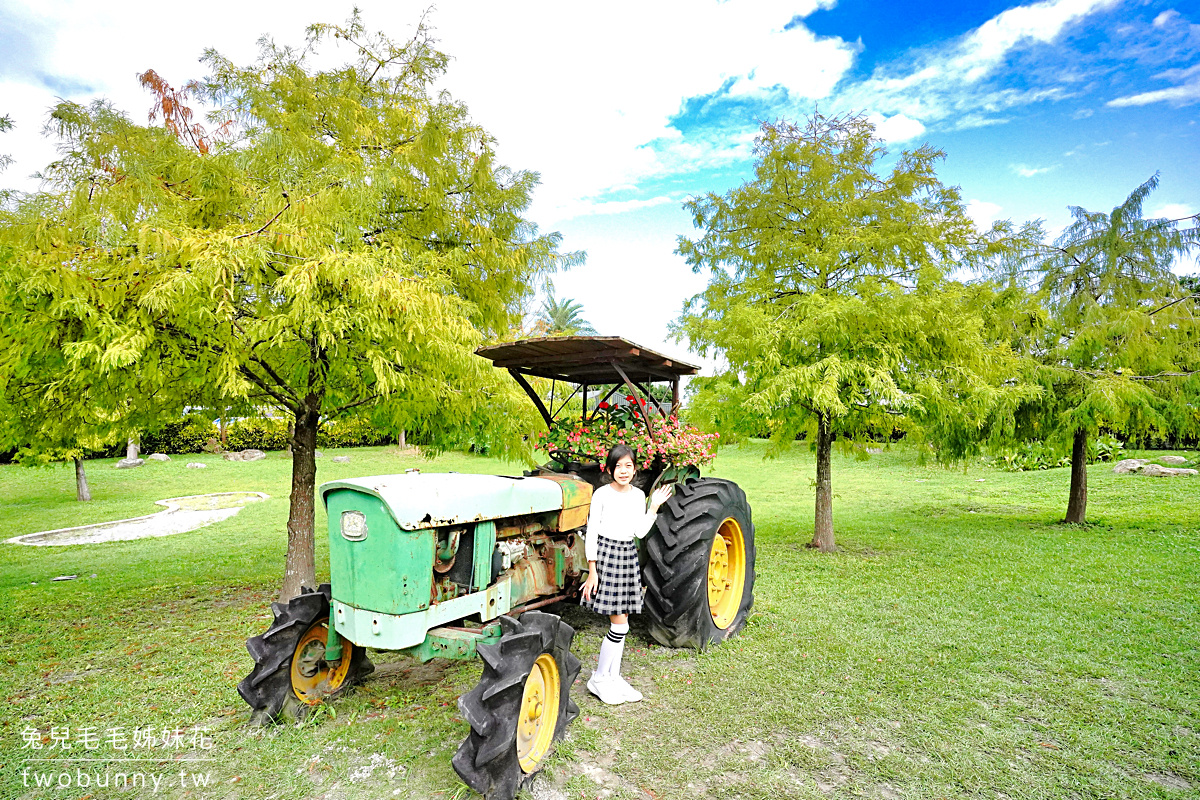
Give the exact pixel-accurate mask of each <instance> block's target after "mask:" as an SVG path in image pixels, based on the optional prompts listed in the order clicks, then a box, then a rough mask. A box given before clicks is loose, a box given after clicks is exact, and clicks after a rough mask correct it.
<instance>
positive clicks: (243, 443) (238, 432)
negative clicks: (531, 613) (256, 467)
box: [225, 417, 288, 450]
mask: <svg viewBox="0 0 1200 800" xmlns="http://www.w3.org/2000/svg"><path fill="white" fill-rule="evenodd" d="M225 442H226V443H225V449H226V450H250V449H254V450H287V448H288V423H287V420H284V419H278V418H271V419H260V418H257V417H248V418H246V419H239V420H237V421H235V422H233V423H231V424H229V425H227V426H225Z"/></svg>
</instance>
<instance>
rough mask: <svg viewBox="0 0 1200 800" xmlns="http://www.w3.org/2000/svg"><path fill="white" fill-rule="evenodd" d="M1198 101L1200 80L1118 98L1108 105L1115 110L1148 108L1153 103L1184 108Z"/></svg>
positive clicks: (1199, 97)
mask: <svg viewBox="0 0 1200 800" xmlns="http://www.w3.org/2000/svg"><path fill="white" fill-rule="evenodd" d="M1198 101H1200V78H1197V79H1196V80H1193V81H1190V82H1188V83H1185V84H1182V85H1180V86H1172V87H1171V88H1169V89H1156V90H1154V91H1152V92H1141V93H1139V94H1131V95H1126V96H1125V97H1118V98H1116V99H1115V100H1109V101H1108V105H1110V106H1113V107H1115V108H1125V107H1128V106H1148V105H1150V104H1151V103H1170V104H1171V105H1176V106H1183V105H1190V104H1191V103H1195V102H1198Z"/></svg>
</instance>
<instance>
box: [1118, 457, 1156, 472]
mask: <svg viewBox="0 0 1200 800" xmlns="http://www.w3.org/2000/svg"><path fill="white" fill-rule="evenodd" d="M1149 463H1150V462H1149V461H1148V460H1147V459H1144V458H1127V459H1125V460H1124V461H1118V462H1117V463H1116V464H1113V472H1115V473H1116V474H1118V475H1128V474H1129V473H1131V472H1138V471H1140V470H1141V468H1142V467H1144V466H1146V465H1147V464H1149Z"/></svg>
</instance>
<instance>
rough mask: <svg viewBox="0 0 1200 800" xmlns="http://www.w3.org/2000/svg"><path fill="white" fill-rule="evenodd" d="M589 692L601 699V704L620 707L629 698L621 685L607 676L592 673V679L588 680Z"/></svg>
mask: <svg viewBox="0 0 1200 800" xmlns="http://www.w3.org/2000/svg"><path fill="white" fill-rule="evenodd" d="M587 688H588V691H589V692H591V693H592V694H594V695H596V697H599V698H600V702H602V703H604V704H605V705H610V706H619V705H621V704H622V703H624V702H625V701H626V700H627V699H628V698H626V696H625V690H624V689H622V688H621V686H620V684H618V683H616V682H615V681H613V680H612V678H610V677H608V676H606V675H597V674H595V673H592V677H590V678H588V682H587Z"/></svg>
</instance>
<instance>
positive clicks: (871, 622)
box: [0, 444, 1200, 800]
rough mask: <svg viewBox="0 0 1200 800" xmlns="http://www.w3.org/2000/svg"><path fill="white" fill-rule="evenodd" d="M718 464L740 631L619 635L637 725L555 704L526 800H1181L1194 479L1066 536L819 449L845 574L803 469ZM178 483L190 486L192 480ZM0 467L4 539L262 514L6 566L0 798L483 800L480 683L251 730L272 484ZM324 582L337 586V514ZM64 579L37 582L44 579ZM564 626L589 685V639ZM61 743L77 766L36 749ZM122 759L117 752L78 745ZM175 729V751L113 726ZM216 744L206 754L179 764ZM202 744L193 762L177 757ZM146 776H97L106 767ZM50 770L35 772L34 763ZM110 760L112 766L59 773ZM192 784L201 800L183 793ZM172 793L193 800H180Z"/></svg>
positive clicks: (1098, 502) (1196, 629) (51, 552)
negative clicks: (471, 758) (476, 758)
mask: <svg viewBox="0 0 1200 800" xmlns="http://www.w3.org/2000/svg"><path fill="white" fill-rule="evenodd" d="M763 452H764V447H763V445H761V444H749V445H745V446H743V447H741V448H726V449H725V450H723V451H722V452H721V454H720V456H719V457H718V459H717V462H716V464H715V465H714V469H712V470H710V471H709V473H710V474H713V475H715V476H717V477H723V478H729V479H732V480H734V481H737V482H738V483H739V484H740V485H741V486H742V487H743V488H744V489H745V490H746V493H747V494H748V495H749V498H750V502H751V504H752V506H753V510H754V522H755V526H756V538H757V546H758V560H757V571H758V579H757V584H756V587H755V593H756V605H755V612H754V615H753V617H752V619H751V621H750V623H749V625H748V626H747V628H746V629H745V631H744V633H743V634H742V635H741V636H740V637H738V638H737V639H735V640H733V641H731V642H728V643H726V644H725V645H722V646H720V647H716V648H712V649H711V650H709V651H708V652H705V653H703V654H697V653H694V652H690V651H674V650H669V649H664V648H660V647H657V646H655V645H652V644H651V643H650V641H649V639H648V638H647V637H646V635H645V628H644V626H641V625H639V624H638V620H637V619H636V618H635V619H634V625H633V633H632V634H631V636H630V638H629V642H628V645H627V649H626V659H625V667H626V669H625V671H626V673H627V675H628V676H629V677H630V680H631V682H632V683H633V684H634V685H635V686H637V687H639V688H640V689H641V690H642V691H643V692H644V693H645V695H646V699H645V701H644V702H642V703H639V704H634V705H624V706H620V707H616V708H609V707H605V706H603V705H601V704H600V703H599V702H598V701H596V700H595V699H594V698H592V697H590V696H589V695H587V693H586V691H585V689H584V687H583V684H582V681H581V682H580V683H579V684H577V685H576V686H575V688H574V690H573V696H574V698H575V700H576V702H578V703H579V705H580V706H581V708H582V714H581V716H580V718H579V720H578V721H577V722H576V723H575V724H574V725H573V726H572V728H571V729H570V732H569V734H568V736H567V738H566V740H565V741H564V742H562V743H560V744H559V746H558V749H557V751H556V753H555V755H554V756H553V757H552V759H551V761H550V763H549V766H548V767H547V769H546V771H545V773H544V774H543V776H542V777H539V779H538V783H537V785H536V787H535V789H536V791H535V793H534V794H535V796H536V797H538V798H593V797H614V798H655V799H656V800H657V799H666V798H687V797H700V796H704V797H716V798H721V797H728V798H735V797H736V798H772V800H776V799H777V798H823V797H877V798H938V797H971V798H975V797H987V798H1003V797H1007V798H1014V800H1015V799H1017V798H1041V797H1070V798H1091V797H1172V798H1178V797H1187V796H1196V795H1197V794H1198V793H1200V608H1198V605H1200V603H1198V598H1200V589H1198V587H1197V580H1198V576H1200V479H1197V478H1191V479H1160V478H1144V477H1141V476H1117V475H1113V474H1112V471H1111V467H1110V466H1107V465H1097V466H1094V467H1092V468H1090V469H1089V485H1090V489H1091V494H1090V503H1089V508H1088V516H1089V519H1090V520H1091V524H1090V525H1089V526H1087V527H1082V526H1065V525H1060V524H1058V523H1057V522H1056V520H1058V519H1060V518H1061V517H1062V515H1063V512H1064V510H1065V505H1066V499H1067V484H1068V479H1069V475H1068V471H1067V470H1065V469H1057V470H1050V471H1045V472H1031V473H1015V474H1014V473H1006V472H1001V471H997V470H993V469H991V468H990V467H986V466H973V467H972V468H971V469H969V470H967V471H965V472H964V471H963V470H962V469H961V468H960V469H957V470H946V469H942V468H938V467H934V466H925V465H921V464H919V463H918V462H917V459H916V456H915V454H914V453H913V452H911V451H910V450H907V449H905V448H897V449H892V450H889V451H886V452H884V453H883V454H882V455H879V456H873V457H871V458H870V460H866V461H858V460H854V459H852V458H849V457H841V456H835V459H834V491H835V493H836V499H835V526H836V529H837V535H838V541H839V544H840V546H841V548H842V549H841V552H839V553H837V554H834V555H821V554H819V553H816V552H813V551H811V550H809V549H807V548H805V546H804V544H805V543H806V542H807V541H808V539H809V537H810V536H811V524H812V514H813V511H812V505H813V492H812V489H811V488H810V481H811V479H812V477H813V475H814V465H813V457H812V455H811V454H810V453H809V452H808V450H807V449H806V448H804V447H803V446H798V447H797V448H795V449H794V450H793V452H792V453H791V454H790V455H788V456H786V457H784V458H782V459H779V460H773V461H764V460H763V458H762V456H763ZM336 454H337V453H335V452H332V451H327V452H326V453H325V456H326V457H325V458H324V459H322V460H321V461H319V462H318V479H319V480H330V479H333V478H341V477H348V476H356V475H368V474H378V473H387V472H399V471H402V470H403V469H405V468H408V467H414V466H417V467H420V468H421V469H422V470H423V471H426V472H428V471H458V472H484V473H486V472H495V473H499V474H518V470H519V469H521V467H520V465H514V464H512V463H504V462H499V461H494V460H489V459H484V458H476V457H469V456H463V455H446V456H443V457H440V458H438V459H436V460H433V461H428V460H425V459H421V458H419V457H415V456H411V455H409V456H404V455H400V454H398V453H397V452H396V451H395V450H394V449H391V448H374V449H362V450H350V451H345V454H347V455H350V456H351V462H350V463H348V464H334V463H332V462H331V460H330V458H329V457H330V456H332V455H336ZM189 460H196V461H203V462H206V463H208V464H209V468H208V469H205V470H187V469H185V466H184V465H185V463H186V462H187V461H189ZM113 463H115V462H114V461H111V460H110V461H104V462H91V463H89V465H88V467H89V478H90V481H91V486H92V492H93V496H94V497H95V498H96V500H95V501H94V502H92V503H89V504H79V503H76V502H75V501H74V486H73V475H72V473H71V471H70V470H68V469H67V468H65V467H64V468H60V469H53V470H28V469H23V468H20V467H15V466H3V467H0V508H2V509H3V514H2V515H0V538H7V537H9V536H15V535H18V534H23V533H30V532H34V531H38V530H45V529H49V528H56V527H64V526H68V525H78V524H83V523H86V522H95V521H105V520H111V519H118V518H122V517H129V516H135V515H139V514H146V513H151V512H152V511H154V510H155V508H154V507H153V506H152V502H153V501H154V500H157V499H161V498H166V497H172V496H178V495H187V494H197V493H201V492H216V491H231V490H257V491H263V492H266V493H268V494H269V495H271V499H270V500H268V501H266V502H263V503H259V504H252V505H250V506H248V507H247V508H246V509H245V510H243V511H242V512H241V514H240V515H238V516H237V517H235V518H233V519H230V520H227V521H225V522H221V523H218V524H216V525H214V526H211V527H209V528H204V529H201V530H198V531H194V532H191V533H184V534H179V535H176V536H170V537H165V538H160V539H148V540H142V541H138V542H127V543H110V544H103V545H91V546H74V547H21V546H15V545H8V544H4V545H0V548H2V549H0V553H2V555H3V561H2V563H3V568H2V570H0V620H2V623H0V630H2V634H3V635H2V636H0V648H2V650H0V657H2V658H3V661H4V671H3V677H2V678H0V690H2V694H0V697H2V698H3V700H4V705H3V709H2V710H0V762H2V763H0V769H2V772H0V797H28V798H35V797H37V798H41V797H64V798H66V797H71V798H83V797H88V796H90V797H91V798H108V797H122V798H127V797H132V796H139V797H140V796H152V795H153V791H152V788H151V786H150V785H147V787H146V788H145V789H142V788H135V789H132V790H122V789H119V788H115V787H114V786H112V785H110V786H109V787H107V788H105V787H99V788H97V787H95V786H93V785H89V786H87V787H85V788H79V787H78V785H72V787H71V788H69V789H67V788H62V789H59V788H55V789H41V790H39V789H35V788H34V787H33V786H32V784H31V785H29V786H28V787H26V785H25V782H26V781H29V780H31V778H30V777H29V776H32V775H33V773H34V772H36V771H39V770H40V771H41V772H42V773H45V774H54V775H60V774H61V773H64V772H69V773H70V775H71V779H72V781H77V780H78V775H77V774H76V773H77V771H78V770H79V769H80V768H81V767H83V768H85V769H84V775H85V777H86V776H87V773H88V772H89V771H90V772H91V773H92V774H100V773H103V772H104V771H105V770H107V771H108V772H109V773H110V774H112V773H115V772H118V771H121V772H126V773H132V772H133V771H135V770H140V771H141V772H142V773H144V774H146V775H148V776H150V775H152V776H157V777H158V778H159V784H158V787H157V788H158V793H157V795H155V796H161V797H183V796H188V797H214V798H317V797H327V798H349V799H353V798H379V797H414V798H426V797H443V798H465V797H469V796H471V794H470V793H469V792H468V791H467V790H466V788H465V787H464V786H462V784H460V783H459V782H458V780H457V778H456V776H455V775H454V772H453V770H452V769H451V766H450V758H451V756H452V755H453V753H454V751H455V749H456V748H457V746H458V744H459V742H460V741H461V740H462V738H463V737H464V736H465V735H466V732H467V726H466V724H465V723H464V722H462V721H461V720H460V719H459V717H458V712H457V708H456V706H455V700H456V698H457V696H458V695H459V694H460V693H462V692H464V691H466V690H468V689H469V688H470V687H471V686H472V685H473V684H474V682H475V681H476V680H477V679H478V676H479V673H480V666H479V664H478V663H473V662H472V663H464V664H438V663H436V662H434V663H431V664H429V665H425V666H420V665H417V664H415V662H406V661H404V660H402V659H397V658H396V657H395V656H389V654H387V653H375V652H372V654H371V655H372V658H373V660H374V661H375V662H376V664H377V666H378V670H377V673H376V675H375V676H373V678H372V679H371V680H370V681H369V682H368V683H367V684H366V685H364V686H363V687H361V688H360V689H359V690H357V691H356V692H355V693H354V694H353V695H351V696H349V697H346V698H343V699H340V700H338V701H336V702H335V703H333V704H332V706H331V707H330V708H329V710H328V711H326V712H325V713H322V714H321V715H319V716H317V717H315V718H314V719H313V720H312V721H311V722H310V723H308V724H307V725H306V726H304V727H276V728H272V729H267V730H261V729H251V728H249V727H247V726H246V724H245V723H246V720H247V717H248V712H247V708H246V707H245V706H244V704H243V703H242V701H241V698H240V697H239V696H238V694H237V691H236V688H235V687H236V684H237V682H238V681H239V680H240V679H241V677H242V676H243V675H245V674H246V673H247V672H248V671H249V669H250V666H251V662H250V658H249V656H248V655H247V653H246V650H245V647H244V641H245V639H246V638H247V637H249V636H252V635H255V634H257V633H261V632H262V631H263V630H265V628H266V626H267V624H268V622H269V620H270V612H269V609H268V603H269V602H270V601H271V600H273V599H274V595H275V593H276V591H277V590H278V586H279V583H280V579H281V574H282V568H283V557H284V551H285V547H286V535H285V533H284V523H285V520H286V517H287V494H288V488H289V474H290V462H289V461H287V460H285V459H284V458H282V457H281V456H280V454H276V453H272V454H270V455H269V457H268V459H267V460H265V461H261V462H256V463H248V464H243V463H230V462H224V461H221V460H220V459H219V458H216V457H212V456H180V457H176V458H175V459H174V460H173V461H171V462H170V463H167V464H149V465H147V466H146V467H144V468H142V469H138V470H120V471H118V470H115V469H113V468H112V464H113ZM317 524H318V542H319V544H318V573H319V575H320V576H321V577H322V578H323V579H327V577H328V572H327V569H328V568H327V561H326V557H325V555H326V547H325V544H324V541H323V538H324V526H325V519H324V516H323V515H320V516H319V518H318V523H317ZM72 574H73V575H78V578H77V579H76V580H73V581H65V582H52V581H51V579H52V578H54V577H56V576H60V575H72ZM551 610H557V611H559V612H560V613H562V614H563V615H564V617H565V618H566V619H567V621H569V622H570V623H571V624H572V625H574V626H575V627H576V629H577V630H578V632H579V633H578V635H577V636H576V645H575V650H576V652H577V654H578V655H579V656H580V658H581V659H582V660H583V662H584V672H583V674H582V678H583V679H585V680H586V677H587V675H588V674H589V670H590V667H591V665H592V664H594V663H595V658H596V653H597V651H598V649H599V643H600V637H601V635H602V633H603V630H604V628H605V624H604V623H602V622H601V620H600V619H599V618H598V617H596V616H594V615H591V614H589V613H587V612H584V611H582V610H580V609H578V608H577V607H567V608H564V607H558V608H555V609H551ZM68 726H69V727H70V729H71V736H72V742H73V749H72V750H70V751H64V750H61V749H57V748H56V749H50V748H51V745H52V744H54V742H53V740H51V741H48V742H46V743H45V744H44V747H43V749H42V750H40V751H35V750H33V749H31V748H28V747H24V744H25V742H24V740H23V733H22V732H23V731H27V730H31V729H36V730H37V731H38V732H39V733H40V734H43V735H47V736H48V735H49V733H50V731H51V729H52V728H57V729H58V732H60V733H62V732H63V731H62V729H63V728H66V727H68ZM89 727H90V728H94V729H95V730H96V733H97V734H98V735H99V736H100V737H102V738H103V737H107V736H108V735H110V734H109V733H108V732H109V731H112V730H114V729H117V730H121V731H124V732H126V733H128V734H129V735H130V740H129V741H128V743H127V746H128V747H129V749H127V750H126V751H118V750H117V749H116V745H115V744H114V743H112V742H108V741H102V742H100V743H99V744H98V745H97V746H96V747H94V748H93V749H91V750H88V749H87V748H86V746H85V744H83V743H82V742H81V741H80V739H79V738H78V737H79V735H80V731H81V729H83V728H89ZM135 728H136V729H140V730H142V731H145V730H146V729H147V728H150V729H155V730H158V731H160V732H161V730H162V729H164V728H166V729H171V730H177V729H182V733H183V739H182V740H181V742H177V744H179V745H180V746H178V747H175V748H162V747H155V748H151V747H142V748H140V749H136V750H135V749H134V748H133V747H132V744H133V742H132V731H133V730H134V729H135ZM197 733H200V734H204V733H207V734H208V735H210V736H212V741H211V747H208V748H204V747H203V746H202V744H203V741H202V740H198V739H193V738H191V737H193V736H194V735H195V734H197ZM195 742H199V743H200V744H195ZM134 755H136V756H137V757H139V758H149V759H150V760H148V761H137V762H130V761H115V760H113V759H115V758H118V757H122V756H123V757H131V756H134ZM49 757H52V758H56V759H59V760H58V761H52V762H45V761H33V760H32V759H35V758H49ZM67 757H70V758H72V759H81V758H103V759H108V760H107V761H79V760H73V761H66V760H63V759H65V758H67ZM198 776H199V777H200V783H201V784H203V783H204V782H207V783H208V785H207V786H204V785H200V786H197V785H196V783H197V777H198ZM181 780H182V782H183V783H184V784H185V785H183V786H181V785H180V784H181Z"/></svg>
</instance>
